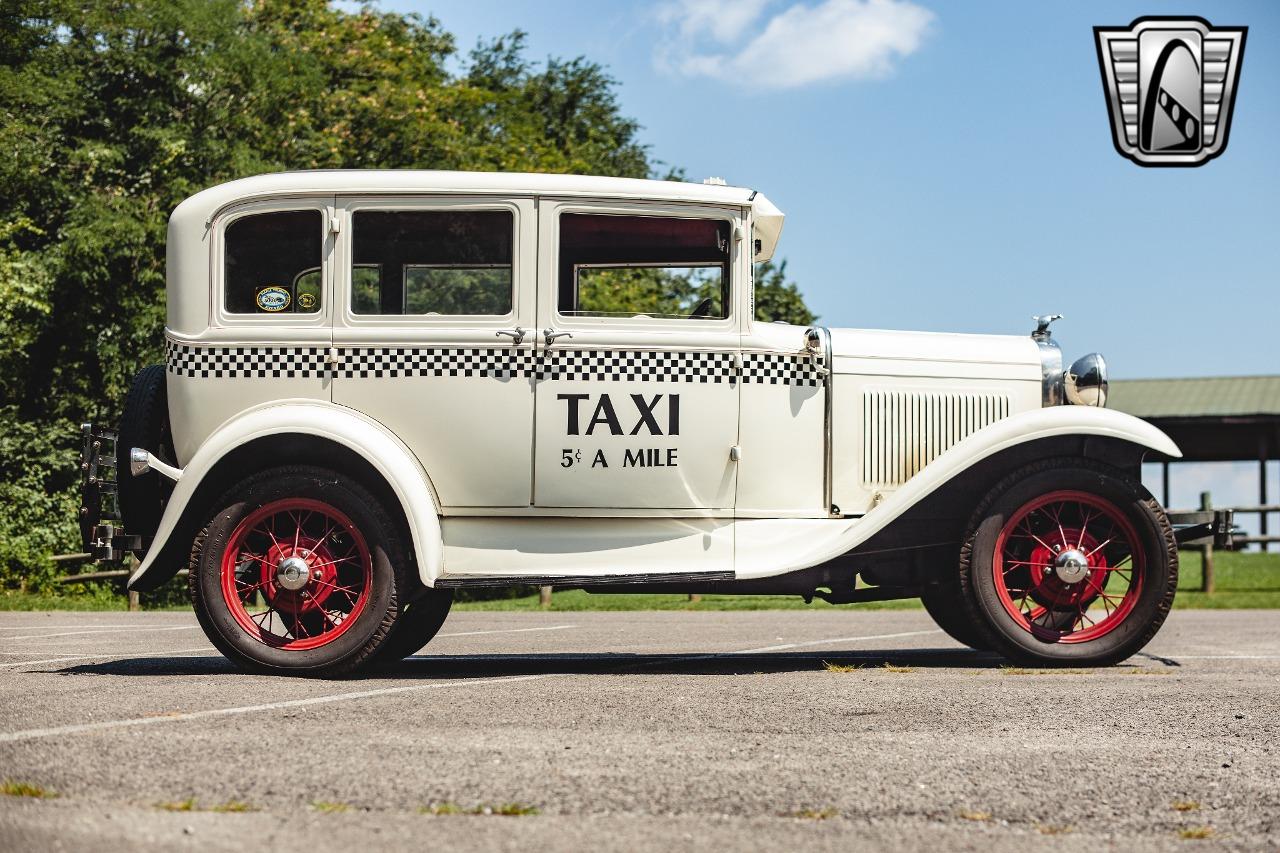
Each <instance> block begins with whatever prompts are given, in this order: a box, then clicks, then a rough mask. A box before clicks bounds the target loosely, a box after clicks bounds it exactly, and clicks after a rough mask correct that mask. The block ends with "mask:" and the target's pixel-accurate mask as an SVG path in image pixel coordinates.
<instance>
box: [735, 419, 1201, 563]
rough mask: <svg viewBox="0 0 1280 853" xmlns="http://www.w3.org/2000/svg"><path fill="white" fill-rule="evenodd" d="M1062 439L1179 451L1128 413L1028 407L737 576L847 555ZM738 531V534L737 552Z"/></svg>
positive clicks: (768, 552)
mask: <svg viewBox="0 0 1280 853" xmlns="http://www.w3.org/2000/svg"><path fill="white" fill-rule="evenodd" d="M1068 435H1090V436H1099V437H1105V438H1115V439H1120V440H1122V441H1127V442H1130V443H1132V444H1135V445H1138V446H1139V447H1143V448H1146V449H1147V450H1149V451H1154V452H1156V453H1161V454H1164V455H1165V456H1169V457H1172V458H1175V459H1176V458H1179V457H1181V456H1182V451H1181V450H1179V449H1178V446H1177V445H1176V444H1174V443H1173V440H1172V439H1170V438H1169V436H1167V435H1165V434H1164V433H1163V432H1162V431H1160V430H1159V429H1156V428H1155V427H1153V426H1152V425H1151V424H1149V423H1147V422H1146V421H1143V420H1140V419H1138V418H1135V417H1133V416H1132V415H1126V414H1124V413H1122V412H1114V411H1111V410H1109V409H1097V408H1093V407H1091V406H1053V407H1049V408H1044V409H1033V410H1032V411H1029V412H1022V413H1020V414H1016V415H1012V416H1010V417H1007V418H1005V419H1004V420H1001V421H997V422H996V423H994V424H992V425H991V426H988V427H985V428H984V429H980V430H978V431H977V432H975V433H973V434H972V435H970V436H968V437H967V438H965V439H964V440H963V441H960V442H957V443H956V444H955V445H954V446H953V447H951V448H950V449H948V450H946V451H944V452H943V453H941V454H939V455H938V457H937V458H936V459H934V460H933V461H932V462H930V463H929V464H928V465H926V466H925V467H924V468H922V469H921V470H920V471H919V472H918V473H917V474H916V475H915V476H914V477H912V478H911V479H909V480H907V482H906V483H904V484H903V485H902V487H901V488H899V489H898V490H896V491H893V492H890V493H888V494H887V495H886V496H885V499H884V500H883V502H881V503H880V504H879V505H877V506H876V507H875V508H873V509H872V510H870V511H869V512H868V513H866V514H865V515H863V516H861V517H858V518H851V519H847V520H845V521H843V522H841V521H832V522H820V523H819V524H818V525H809V526H806V527H805V528H803V536H801V537H797V539H795V540H789V539H788V540H786V541H785V542H782V543H781V547H773V548H760V549H758V553H756V554H752V555H750V556H745V557H744V556H743V555H742V551H741V550H740V551H739V555H740V556H739V560H738V564H737V574H738V577H739V578H749V577H762V576H765V575H772V574H781V573H783V572H787V571H795V570H798V569H806V568H809V567H810V566H816V565H819V564H821V563H825V562H827V561H829V560H833V559H835V558H836V557H839V556H841V555H843V554H847V553H848V552H849V551H852V550H853V549H854V548H857V547H858V546H859V545H861V544H862V543H864V542H866V541H867V540H868V539H870V538H871V537H872V536H874V535H876V534H877V533H879V532H880V531H882V530H884V529H885V528H886V527H888V526H889V525H890V524H892V523H893V522H894V521H895V520H897V519H898V518H899V517H901V516H902V515H903V513H905V512H906V511H907V510H909V509H911V508H912V507H913V506H915V505H916V504H918V503H919V502H920V501H922V500H924V499H925V498H926V497H928V496H929V495H930V494H932V493H933V492H935V491H937V490H938V489H939V488H940V487H942V486H943V485H945V484H946V483H947V482H949V481H950V480H952V479H953V478H955V477H956V476H957V475H959V474H961V473H962V472H964V471H966V470H967V469H969V468H970V467H972V466H973V465H975V464H977V463H979V462H981V461H982V460H984V459H987V458H989V457H991V456H994V455H996V454H997V453H1000V452H1002V451H1004V450H1008V449H1010V448H1012V447H1015V446H1017V445H1020V444H1026V443H1027V442H1032V441H1038V440H1040V439H1046V438H1055V437H1058V436H1068ZM777 523H778V522H773V521H768V520H765V521H763V522H761V523H760V526H761V527H762V529H764V530H765V531H766V533H767V534H768V535H766V536H765V537H764V538H765V539H769V538H770V537H772V541H775V542H776V541H778V539H779V537H778V534H777V533H776V532H773V531H772V530H771V529H770V528H769V527H768V525H771V524H777ZM743 533H744V532H743V531H741V530H740V531H739V537H740V538H739V548H740V549H741V548H742V542H743V541H744V538H743ZM783 538H785V537H783ZM780 566H782V568H780Z"/></svg>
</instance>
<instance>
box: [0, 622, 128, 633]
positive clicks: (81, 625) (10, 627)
mask: <svg viewBox="0 0 1280 853" xmlns="http://www.w3.org/2000/svg"><path fill="white" fill-rule="evenodd" d="M84 627H86V626H85V623H83V622H80V623H78V624H77V623H68V624H66V625H0V631H48V630H50V629H55V630H61V629H63V628H84ZM88 627H90V628H138V627H143V626H139V625H111V624H107V625H93V624H90V625H88Z"/></svg>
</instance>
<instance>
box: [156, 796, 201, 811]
mask: <svg viewBox="0 0 1280 853" xmlns="http://www.w3.org/2000/svg"><path fill="white" fill-rule="evenodd" d="M156 808H158V809H164V810H165V811H167V812H193V811H195V810H196V798H195V797H188V798H187V799H185V800H176V801H174V802H172V803H156Z"/></svg>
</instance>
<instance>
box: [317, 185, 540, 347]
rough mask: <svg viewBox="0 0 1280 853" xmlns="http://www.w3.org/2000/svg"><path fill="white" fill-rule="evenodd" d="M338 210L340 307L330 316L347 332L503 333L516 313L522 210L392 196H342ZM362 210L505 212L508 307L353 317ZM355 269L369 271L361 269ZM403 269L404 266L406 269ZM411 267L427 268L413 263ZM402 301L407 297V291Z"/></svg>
mask: <svg viewBox="0 0 1280 853" xmlns="http://www.w3.org/2000/svg"><path fill="white" fill-rule="evenodd" d="M338 210H339V211H340V214H341V216H342V220H343V221H342V230H343V234H342V236H343V238H344V239H343V240H342V241H340V248H339V251H338V252H337V253H336V254H337V256H338V257H337V260H336V262H335V272H336V275H337V287H336V288H335V291H336V292H335V296H334V299H335V301H337V302H340V303H341V309H340V310H339V311H338V312H337V313H336V314H335V317H337V318H340V320H341V323H342V325H343V326H345V327H348V328H351V327H355V328H377V327H380V326H381V327H394V328H433V327H434V328H490V327H492V328H494V329H499V328H506V327H509V326H512V325H514V324H515V322H516V317H517V316H518V315H519V314H520V277H521V275H522V274H523V271H522V269H521V250H522V232H521V228H522V227H523V226H522V223H521V220H520V217H521V213H522V211H521V208H520V206H519V205H517V204H516V203H515V202H514V200H512V201H507V200H505V199H496V198H485V197H475V196H425V197H424V196H408V195H404V196H397V195H382V196H372V195H341V196H339V198H338ZM362 211H378V212H382V213H396V212H405V213H477V212H484V211H504V212H506V213H508V214H510V216H511V307H510V310H508V311H507V313H505V314H357V313H356V312H355V311H353V310H352V304H351V299H352V297H353V295H354V293H353V284H354V282H353V280H352V275H351V270H352V269H353V268H354V267H355V266H356V265H355V264H353V259H354V258H355V215H356V214H357V213H360V212H362ZM360 266H373V264H361V265H360ZM406 266H408V265H406ZM413 266H430V265H427V264H416V265H413ZM405 295H406V297H407V292H406V294H405Z"/></svg>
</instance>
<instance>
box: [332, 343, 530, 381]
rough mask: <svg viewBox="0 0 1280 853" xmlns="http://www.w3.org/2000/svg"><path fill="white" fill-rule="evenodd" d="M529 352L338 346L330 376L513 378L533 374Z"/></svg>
mask: <svg viewBox="0 0 1280 853" xmlns="http://www.w3.org/2000/svg"><path fill="white" fill-rule="evenodd" d="M533 368H534V356H533V353H532V352H530V351H529V350H518V349H512V348H511V347H480V348H475V349H463V348H455V347H359V348H351V347H338V363H337V364H336V365H334V366H333V372H334V375H336V376H339V377H342V378H343V379H368V378H374V379H379V378H384V377H389V378H392V379H394V378H397V377H406V376H464V377H465V376H473V377H490V378H493V379H515V378H519V377H525V376H529V375H530V374H531V373H532V372H533Z"/></svg>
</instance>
